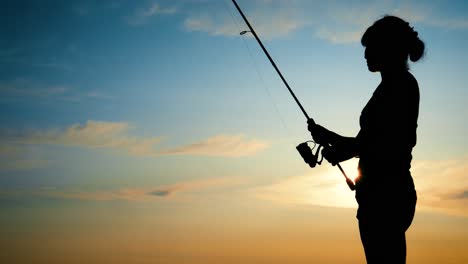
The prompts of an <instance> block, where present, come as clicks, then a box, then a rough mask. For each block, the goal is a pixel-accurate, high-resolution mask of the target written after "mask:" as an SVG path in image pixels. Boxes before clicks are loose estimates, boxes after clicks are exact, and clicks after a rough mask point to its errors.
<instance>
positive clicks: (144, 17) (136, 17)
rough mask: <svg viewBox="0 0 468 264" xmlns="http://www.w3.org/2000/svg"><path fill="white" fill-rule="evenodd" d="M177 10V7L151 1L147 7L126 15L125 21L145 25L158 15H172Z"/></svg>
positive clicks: (134, 24) (133, 24)
mask: <svg viewBox="0 0 468 264" xmlns="http://www.w3.org/2000/svg"><path fill="white" fill-rule="evenodd" d="M176 12H177V8H175V7H161V6H160V5H159V4H158V3H151V4H150V5H148V6H146V7H141V8H137V9H136V10H135V11H134V12H133V14H131V15H129V16H127V17H125V21H126V22H127V23H128V24H130V25H132V26H139V25H144V24H146V23H148V22H149V21H150V19H151V18H152V17H154V16H157V15H171V14H174V13H176Z"/></svg>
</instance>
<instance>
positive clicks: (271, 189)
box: [255, 160, 357, 208]
mask: <svg viewBox="0 0 468 264" xmlns="http://www.w3.org/2000/svg"><path fill="white" fill-rule="evenodd" d="M341 165H342V167H343V168H344V170H345V171H346V172H347V174H348V176H349V177H350V178H351V179H354V178H355V177H356V175H357V169H356V168H357V160H352V161H348V162H345V163H342V164H341ZM255 195H256V196H257V197H259V198H260V199H265V200H271V201H275V202H280V203H286V204H303V205H317V206H329V207H330V206H331V207H340V208H356V207H357V205H356V202H355V200H354V192H351V191H350V190H349V188H348V186H347V184H346V182H345V179H344V177H343V176H342V174H341V172H340V171H339V170H338V169H337V168H335V167H332V166H330V165H323V166H320V167H317V168H314V169H313V170H308V171H307V172H305V173H304V174H302V175H298V176H291V177H288V178H286V179H285V180H282V181H279V182H277V183H274V184H272V185H269V186H266V187H260V188H257V189H256V190H255Z"/></svg>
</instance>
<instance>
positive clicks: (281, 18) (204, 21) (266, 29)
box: [184, 14, 302, 39]
mask: <svg viewBox="0 0 468 264" xmlns="http://www.w3.org/2000/svg"><path fill="white" fill-rule="evenodd" d="M255 22H256V24H255V25H256V27H255V31H256V32H258V34H260V35H261V36H262V37H263V38H265V39H273V38H278V37H285V36H287V35H289V34H290V33H292V32H294V31H295V30H297V29H299V28H300V27H302V21H300V20H299V19H297V18H294V17H292V16H290V15H288V14H278V15H277V16H276V17H275V18H274V19H272V18H271V16H263V15H261V16H258V17H256V18H255ZM240 25H243V23H242V24H236V22H234V21H232V19H228V17H225V18H224V19H223V20H220V21H218V20H215V19H214V18H213V17H211V16H198V17H189V18H187V19H186V20H185V21H184V28H185V29H186V30H188V31H201V32H206V33H208V34H210V35H213V36H238V35H239V32H240V31H242V30H243V29H244V28H240V27H241V26H240Z"/></svg>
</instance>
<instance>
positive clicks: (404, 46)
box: [361, 15, 424, 68]
mask: <svg viewBox="0 0 468 264" xmlns="http://www.w3.org/2000/svg"><path fill="white" fill-rule="evenodd" d="M361 44H362V45H363V46H364V47H368V46H378V47H379V48H383V49H384V50H385V52H386V53H387V54H388V55H389V56H392V57H393V58H395V59H396V60H401V62H404V63H405V65H406V67H407V68H408V63H407V61H408V57H409V58H410V60H411V61H413V62H416V61H418V60H419V59H421V58H422V57H423V56H424V42H423V41H422V40H421V39H420V38H419V37H418V32H416V31H415V30H414V29H413V27H410V25H409V23H408V22H406V21H405V20H403V19H401V18H399V17H396V16H389V15H386V16H384V17H383V18H381V19H379V20H377V21H375V22H374V24H373V25H372V26H370V27H369V28H368V29H367V30H366V32H365V33H364V35H363V36H362V39H361Z"/></svg>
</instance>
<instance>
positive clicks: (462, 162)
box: [252, 157, 468, 216]
mask: <svg viewBox="0 0 468 264" xmlns="http://www.w3.org/2000/svg"><path fill="white" fill-rule="evenodd" d="M356 161H357V160H354V161H352V162H346V163H343V164H342V165H343V166H345V170H346V172H347V173H348V174H350V175H353V174H356V169H355V168H356V166H357V163H356ZM467 171H468V157H462V158H459V159H454V160H445V161H415V162H413V168H412V175H413V178H414V181H415V185H416V190H417V193H418V210H425V211H432V212H439V213H445V214H452V215H462V216H468V207H467V204H468V177H466V172H467ZM353 172H354V173H353ZM252 194H253V195H254V196H255V197H257V198H259V199H263V200H270V201H274V202H278V203H285V204H310V205H319V206H332V207H345V208H346V207H357V204H356V202H355V199H354V192H350V191H349V189H347V186H346V184H345V182H344V179H342V176H341V175H340V173H339V171H337V169H336V168H334V167H329V166H327V167H319V168H316V169H314V171H311V172H308V173H305V174H304V175H298V176H292V177H287V178H285V179H283V180H280V181H278V182H275V183H272V184H270V185H267V186H263V187H257V188H255V189H253V190H252Z"/></svg>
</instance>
